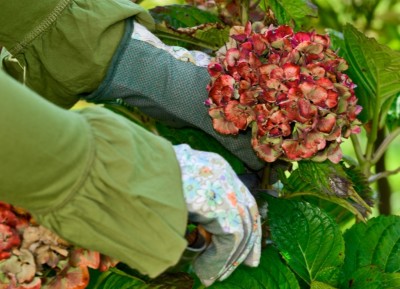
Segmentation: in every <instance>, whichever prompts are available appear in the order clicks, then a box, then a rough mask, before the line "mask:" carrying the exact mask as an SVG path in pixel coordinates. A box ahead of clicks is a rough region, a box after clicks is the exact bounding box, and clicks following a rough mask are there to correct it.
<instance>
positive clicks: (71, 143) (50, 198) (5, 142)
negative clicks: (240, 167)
mask: <svg viewBox="0 0 400 289" xmlns="http://www.w3.org/2000/svg"><path fill="white" fill-rule="evenodd" d="M0 103H1V105H0V109H1V113H0V140H1V149H0V160H1V163H0V200H2V201H6V202H8V203H11V204H14V205H18V206H21V207H23V208H26V209H28V210H29V211H30V212H31V213H32V214H33V215H34V217H35V219H37V221H38V222H39V223H40V224H42V225H44V226H46V227H48V228H50V229H52V230H53V231H55V232H57V233H58V234H59V235H60V236H62V237H63V238H65V239H67V240H68V241H71V242H72V243H74V244H77V245H79V246H81V247H84V248H89V249H93V250H97V251H100V252H102V253H104V254H107V255H109V256H112V257H114V258H116V259H118V260H121V261H123V262H125V263H127V264H128V265H130V266H131V267H133V268H136V269H138V270H140V271H141V272H143V273H145V274H149V275H150V276H156V275H157V274H159V273H161V272H162V271H164V270H165V269H166V268H168V267H169V266H171V265H173V264H175V263H176V262H177V261H178V260H179V258H180V256H181V253H182V251H183V250H184V248H185V247H186V241H185V239H184V237H183V236H184V233H185V228H186V224H187V209H186V205H185V202H184V198H183V191H182V184H181V170H180V167H179V164H178V161H177V159H176V157H175V152H174V150H173V147H172V145H171V144H170V143H169V142H167V141H166V140H164V139H162V138H160V137H157V136H154V135H152V134H150V133H148V132H147V131H145V130H143V129H142V128H140V127H137V126H136V125H134V124H133V123H131V122H129V121H127V120H126V119H124V118H122V117H120V116H118V115H115V114H114V113H112V112H109V111H107V110H105V109H101V108H89V109H85V110H84V111H81V112H72V111H66V110H63V109H60V108H58V107H56V106H54V105H52V104H51V103H49V102H47V101H46V100H44V99H42V98H40V97H39V96H37V95H36V94H34V93H33V92H31V91H29V90H28V89H26V88H23V87H22V86H20V85H19V84H18V83H17V82H15V81H13V80H11V78H9V77H6V76H5V74H4V73H2V72H1V71H0Z"/></svg>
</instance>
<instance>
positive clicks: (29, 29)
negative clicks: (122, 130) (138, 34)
mask: <svg viewBox="0 0 400 289" xmlns="http://www.w3.org/2000/svg"><path fill="white" fill-rule="evenodd" d="M0 7H1V8H0V46H4V47H5V48H7V50H8V51H9V52H10V53H11V54H12V55H13V57H14V58H16V59H18V61H19V63H20V65H21V66H25V68H26V84H27V86H28V87H30V88H32V89H33V90H34V91H36V92H37V93H39V94H40V95H41V96H43V97H45V98H47V99H49V100H50V101H51V102H53V103H55V104H57V105H59V106H61V107H64V108H68V107H71V106H72V105H73V104H74V103H76V102H77V101H78V100H79V96H80V95H84V94H86V93H91V92H93V91H94V90H95V89H96V88H97V87H98V86H99V84H100V83H101V81H102V79H103V77H104V76H105V74H106V71H107V69H108V65H109V62H110V61H111V58H112V55H113V54H114V51H115V50H116V48H117V47H118V44H119V41H120V39H121V36H122V35H123V33H124V27H125V21H124V20H125V19H126V18H129V17H132V16H135V18H136V20H137V21H139V22H141V23H142V24H143V25H145V26H146V27H148V28H150V29H151V28H153V25H154V22H153V19H152V18H151V16H150V15H149V14H148V12H147V11H146V10H144V9H143V8H142V7H140V6H139V5H136V4H134V3H132V2H131V1H130V0H101V1H99V0H40V1H31V0H18V1H8V0H0ZM5 66H6V67H7V64H5ZM8 66H12V63H9V64H8Z"/></svg>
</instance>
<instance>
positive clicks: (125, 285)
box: [94, 269, 194, 289]
mask: <svg viewBox="0 0 400 289" xmlns="http://www.w3.org/2000/svg"><path fill="white" fill-rule="evenodd" d="M107 273H108V274H107V275H106V278H105V279H103V280H101V283H100V284H97V286H95V287H94V289H115V288H118V289H131V288H135V289H191V288H192V287H193V283H194V281H193V278H192V277H191V276H190V275H189V274H187V273H183V272H181V273H171V274H169V273H164V274H162V275H161V276H159V277H157V278H155V279H149V278H146V277H144V276H135V275H129V274H127V273H125V272H124V271H121V270H118V269H111V271H109V272H107ZM138 275H139V274H138Z"/></svg>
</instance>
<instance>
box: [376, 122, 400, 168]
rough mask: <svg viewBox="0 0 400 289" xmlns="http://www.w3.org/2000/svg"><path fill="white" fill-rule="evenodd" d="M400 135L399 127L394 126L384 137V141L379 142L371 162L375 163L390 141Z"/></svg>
mask: <svg viewBox="0 0 400 289" xmlns="http://www.w3.org/2000/svg"><path fill="white" fill-rule="evenodd" d="M399 135H400V127H398V128H396V129H395V130H394V131H392V132H391V133H390V134H389V135H388V136H387V137H386V138H385V139H384V141H383V142H382V143H381V144H380V146H379V147H378V148H377V149H376V151H375V153H374V156H373V158H372V160H371V163H372V164H376V163H377V162H378V161H379V159H380V158H381V157H382V156H383V154H384V153H385V151H386V150H387V148H388V147H389V145H390V144H391V143H392V141H393V140H394V139H395V138H396V137H398V136H399Z"/></svg>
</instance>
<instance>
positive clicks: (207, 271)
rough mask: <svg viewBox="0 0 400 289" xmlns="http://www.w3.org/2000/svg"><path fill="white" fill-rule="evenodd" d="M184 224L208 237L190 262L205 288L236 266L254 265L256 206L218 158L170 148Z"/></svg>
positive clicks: (257, 235)
mask: <svg viewBox="0 0 400 289" xmlns="http://www.w3.org/2000/svg"><path fill="white" fill-rule="evenodd" d="M174 149H175V153H176V156H177V158H178V161H179V164H180V167H181V174H182V183H183V192H184V198H185V201H186V205H187V208H188V212H189V221H191V222H193V223H195V224H200V225H202V226H203V227H204V229H205V230H206V231H207V232H209V233H210V234H211V243H210V245H209V246H208V247H207V249H206V250H205V251H204V252H203V253H202V254H200V255H199V256H198V257H197V258H196V259H195V260H194V264H193V267H194V270H195V272H196V274H197V275H198V277H199V278H200V280H201V281H202V283H203V284H204V285H205V286H209V285H211V284H212V283H213V282H215V281H216V280H224V279H226V278H227V277H228V276H229V275H230V274H231V273H232V272H233V271H234V270H235V269H236V268H237V267H238V265H239V264H241V263H244V264H246V265H248V266H252V267H256V266H258V264H259V259H260V252H261V225H260V216H259V212H258V208H257V204H256V202H255V200H254V198H253V196H252V195H251V193H250V192H249V191H248V190H247V188H246V187H245V186H244V184H243V183H242V182H241V181H240V180H239V179H238V177H237V176H236V174H235V172H234V171H233V170H232V168H231V167H230V165H229V164H228V163H227V162H226V161H225V160H224V159H223V158H222V157H220V156H219V155H218V154H215V153H209V152H202V151H196V150H193V149H191V148H190V147H189V146H188V145H178V146H174Z"/></svg>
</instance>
